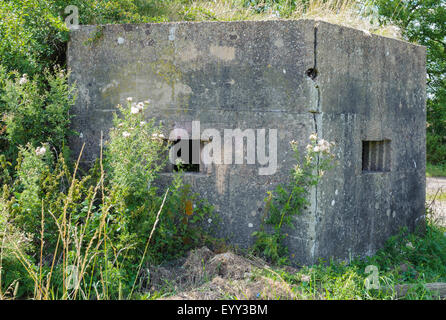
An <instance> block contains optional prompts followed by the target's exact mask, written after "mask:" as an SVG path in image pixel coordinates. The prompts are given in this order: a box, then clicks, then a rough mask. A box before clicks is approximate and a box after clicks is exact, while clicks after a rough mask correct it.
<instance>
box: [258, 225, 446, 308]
mask: <svg viewBox="0 0 446 320" xmlns="http://www.w3.org/2000/svg"><path fill="white" fill-rule="evenodd" d="M445 262H446V235H445V228H444V227H440V226H438V225H436V224H434V223H432V221H430V220H428V224H427V226H426V232H425V233H424V234H422V233H408V232H407V230H405V229H403V230H401V232H400V233H399V234H398V235H396V236H394V237H392V238H390V239H389V240H388V241H387V242H386V245H385V246H384V248H382V249H381V250H379V251H378V252H377V253H376V254H375V255H373V256H371V257H365V258H362V259H361V258H356V259H354V260H352V261H333V260H331V261H329V262H326V261H323V260H321V261H320V262H319V263H318V264H315V265H312V266H304V267H303V268H301V269H299V270H298V271H296V272H289V271H288V269H286V268H283V269H275V270H274V271H271V270H263V271H262V275H264V276H267V277H270V278H273V279H275V280H278V281H284V282H285V284H286V285H291V286H292V287H293V291H294V293H295V294H296V296H297V297H298V298H299V299H327V300H339V299H341V300H352V299H355V300H370V299H384V300H388V299H390V300H393V299H395V290H394V286H395V285H397V284H414V288H413V289H411V290H409V292H408V294H407V295H406V296H405V297H400V299H411V300H412V299H435V295H433V294H432V293H430V292H429V291H428V290H427V289H426V288H425V287H424V285H425V284H426V283H432V282H444V281H445V277H446V269H445V266H446V264H445ZM367 266H374V267H376V270H377V273H376V276H377V280H378V282H377V283H376V284H377V285H378V286H379V288H370V287H367V285H366V284H367V282H368V281H369V279H370V276H371V273H370V272H367V271H366V270H367V269H366V268H367Z"/></svg>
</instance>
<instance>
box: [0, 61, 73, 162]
mask: <svg viewBox="0 0 446 320" xmlns="http://www.w3.org/2000/svg"><path fill="white" fill-rule="evenodd" d="M54 71H55V72H54V73H51V72H49V71H48V70H46V71H45V72H44V74H43V77H41V76H38V75H36V76H34V77H32V78H28V76H27V75H26V74H24V75H22V76H20V75H19V74H18V73H17V72H11V73H10V76H9V77H8V78H4V79H3V84H4V86H3V94H2V95H1V96H0V101H1V102H2V103H1V104H0V108H2V109H1V110H0V111H1V112H2V114H3V125H4V130H3V138H4V139H3V143H2V144H3V145H2V148H4V149H3V150H5V154H6V155H7V158H8V160H9V161H14V160H15V159H16V157H17V154H18V149H19V146H24V145H26V144H27V143H30V144H31V145H33V146H34V147H37V146H38V145H39V144H41V143H49V147H51V148H55V149H56V151H57V152H60V151H64V148H65V145H66V139H67V136H68V135H69V134H70V133H72V132H70V131H69V129H68V128H69V124H70V118H71V117H70V115H69V109H70V107H71V106H72V105H73V104H74V99H75V95H74V87H73V86H70V85H68V83H67V78H68V76H69V73H68V72H65V71H63V70H62V69H59V68H56V69H55V70H54ZM42 78H44V80H42ZM43 83H46V84H47V86H45V85H43Z"/></svg>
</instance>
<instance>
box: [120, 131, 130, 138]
mask: <svg viewBox="0 0 446 320" xmlns="http://www.w3.org/2000/svg"><path fill="white" fill-rule="evenodd" d="M122 136H123V137H124V138H128V137H130V133H129V132H127V131H124V132H123V133H122Z"/></svg>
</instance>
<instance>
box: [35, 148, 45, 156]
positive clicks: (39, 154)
mask: <svg viewBox="0 0 446 320" xmlns="http://www.w3.org/2000/svg"><path fill="white" fill-rule="evenodd" d="M45 152H46V148H45V147H37V148H36V155H38V156H43V155H44V154H45Z"/></svg>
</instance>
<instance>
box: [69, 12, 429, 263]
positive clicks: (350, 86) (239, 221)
mask: <svg viewBox="0 0 446 320" xmlns="http://www.w3.org/2000/svg"><path fill="white" fill-rule="evenodd" d="M98 34H99V35H100V36H99V37H95V35H98ZM93 38H97V39H96V40H95V41H91V40H89V39H93ZM68 65H69V67H70V68H71V70H72V74H71V80H72V81H76V83H77V87H78V90H79V93H78V99H77V102H76V106H75V108H74V114H75V116H76V117H75V118H74V120H73V128H74V129H75V130H76V131H78V132H80V133H82V135H81V137H74V138H73V139H72V141H71V146H72V148H73V149H74V153H75V154H76V152H77V151H79V150H80V147H81V145H82V144H83V143H85V144H86V149H85V151H84V154H85V157H84V159H85V160H86V161H92V160H94V158H95V157H96V156H97V155H98V152H99V143H100V132H101V130H103V131H104V132H105V133H107V131H108V129H109V128H110V126H111V124H112V121H111V119H112V112H114V111H116V109H115V106H116V105H117V104H118V103H124V102H125V99H126V98H127V97H129V96H131V97H134V98H135V99H137V100H138V101H143V100H147V99H150V100H151V101H152V104H151V107H149V108H147V109H146V110H145V116H146V117H147V118H152V117H155V118H156V119H157V120H158V121H160V122H162V123H163V126H164V127H165V129H166V135H167V134H168V132H169V131H170V130H171V129H173V128H184V129H186V130H187V131H188V132H190V131H191V123H192V121H200V127H201V128H200V129H201V131H203V130H204V129H207V128H214V129H217V130H219V131H220V132H222V133H223V132H224V129H236V128H239V129H241V130H244V129H248V128H249V129H263V128H264V129H266V130H267V131H268V129H277V171H276V172H275V173H274V174H272V175H259V174H258V172H259V171H258V170H259V168H260V167H262V166H261V165H258V164H255V165H252V164H249V165H248V164H244V165H227V164H222V165H215V164H214V165H211V166H208V167H206V168H202V169H201V170H200V172H195V173H190V174H187V175H186V179H187V180H188V182H189V183H191V185H192V187H193V190H194V191H197V192H199V193H200V194H201V195H202V196H203V197H205V198H207V199H208V200H209V201H210V202H211V203H212V204H213V205H214V206H215V207H216V211H217V212H218V213H219V214H220V215H221V217H222V219H223V230H222V232H223V235H224V236H227V237H229V239H230V240H231V242H232V243H234V244H237V245H240V246H242V247H246V246H249V245H250V244H252V241H253V239H252V237H251V233H252V232H253V231H255V230H258V228H259V226H260V222H261V217H262V214H263V210H264V206H265V203H264V201H263V200H264V198H265V197H266V195H267V191H270V190H272V189H274V187H275V185H277V184H278V183H280V182H283V181H285V180H286V179H288V177H289V172H290V170H291V168H292V167H293V166H294V165H295V163H294V159H293V157H292V152H291V149H290V146H289V142H290V141H291V140H296V141H298V142H299V143H300V145H301V147H302V151H303V149H304V147H305V146H306V144H307V143H308V137H309V135H310V134H311V133H312V132H317V133H318V135H319V136H320V137H321V138H325V139H327V140H330V141H335V142H336V145H337V146H336V149H335V153H336V155H337V158H338V160H339V165H338V166H337V167H336V168H335V169H334V170H332V171H330V172H328V173H327V174H326V176H325V179H324V180H323V183H322V184H320V185H319V186H318V187H317V188H315V189H314V190H312V194H311V208H309V210H308V212H307V213H304V214H303V215H301V216H299V217H298V218H297V219H296V229H294V230H290V232H289V237H288V244H289V248H290V253H291V254H292V258H293V259H294V261H295V262H296V263H312V262H314V261H316V260H317V258H319V257H322V258H330V257H335V258H339V259H344V258H348V257H349V256H351V255H367V254H372V253H373V252H375V251H376V250H377V249H378V248H379V247H380V246H381V245H382V244H383V242H384V241H385V240H386V239H387V238H388V237H389V236H390V235H392V234H395V233H396V232H397V231H398V229H399V228H400V227H402V226H407V227H408V228H409V229H410V230H414V228H415V226H416V224H417V222H419V221H421V219H422V216H423V213H424V199H425V191H424V190H425V180H424V172H425V100H424V99H425V49H424V48H423V47H419V46H416V45H412V44H409V43H405V42H402V41H397V40H393V39H388V38H384V37H379V36H375V35H369V34H366V33H364V32H362V31H359V30H354V29H350V28H345V27H340V26H336V25H332V24H328V23H324V22H317V21H313V20H297V21H259V22H199V23H187V22H183V23H165V24H138V25H107V26H101V27H98V26H82V27H81V28H80V30H78V31H74V32H72V34H71V41H70V43H69V47H68ZM364 150H367V153H366V154H365V153H364ZM235 152H242V150H235ZM364 157H365V158H364ZM363 162H364V163H363ZM365 162H367V165H366V164H365ZM169 175H170V174H169V173H165V174H162V176H161V180H163V181H168V180H169V178H170V176H169ZM161 183H163V182H161Z"/></svg>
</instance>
